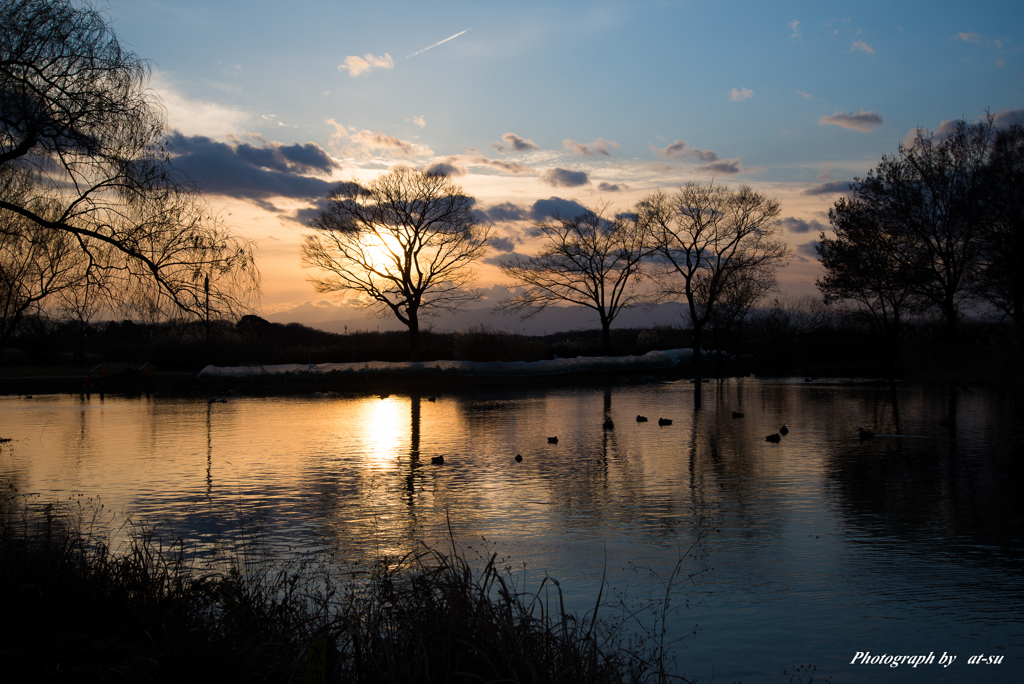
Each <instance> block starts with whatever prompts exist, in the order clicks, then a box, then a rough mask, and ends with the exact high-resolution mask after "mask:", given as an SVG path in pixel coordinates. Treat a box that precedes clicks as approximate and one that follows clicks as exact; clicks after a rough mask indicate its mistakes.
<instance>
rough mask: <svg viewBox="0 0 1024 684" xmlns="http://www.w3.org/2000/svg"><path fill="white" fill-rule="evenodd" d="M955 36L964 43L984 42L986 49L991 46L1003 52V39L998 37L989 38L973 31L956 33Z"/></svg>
mask: <svg viewBox="0 0 1024 684" xmlns="http://www.w3.org/2000/svg"><path fill="white" fill-rule="evenodd" d="M956 36H957V38H959V39H960V40H962V41H964V42H965V43H978V44H984V45H985V48H986V49H989V50H991V49H992V48H995V49H996V50H997V51H999V52H1003V41H1001V40H999V39H998V38H989V37H988V36H983V35H981V34H980V33H977V32H975V31H968V32H966V33H958V34H956Z"/></svg>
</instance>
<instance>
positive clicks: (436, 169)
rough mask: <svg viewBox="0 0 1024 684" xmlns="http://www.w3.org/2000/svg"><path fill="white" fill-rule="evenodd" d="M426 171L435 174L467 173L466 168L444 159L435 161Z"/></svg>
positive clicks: (458, 174)
mask: <svg viewBox="0 0 1024 684" xmlns="http://www.w3.org/2000/svg"><path fill="white" fill-rule="evenodd" d="M424 171H426V172H427V173H430V174H433V175H435V176H461V175H463V174H465V173H466V171H465V169H462V168H460V167H458V166H455V165H454V164H449V163H448V162H443V161H439V162H434V163H433V164H431V165H430V166H428V167H427V168H426V169H424Z"/></svg>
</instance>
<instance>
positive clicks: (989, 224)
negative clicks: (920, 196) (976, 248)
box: [977, 124, 1024, 344]
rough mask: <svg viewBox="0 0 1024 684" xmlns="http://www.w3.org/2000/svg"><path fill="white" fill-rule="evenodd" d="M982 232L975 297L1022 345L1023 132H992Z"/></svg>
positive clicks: (1017, 129)
mask: <svg viewBox="0 0 1024 684" xmlns="http://www.w3.org/2000/svg"><path fill="white" fill-rule="evenodd" d="M985 188H986V190H987V193H986V194H987V199H986V204H987V207H986V209H987V212H986V221H985V223H986V229H985V231H984V234H983V239H982V262H983V264H984V265H983V268H982V270H981V273H980V274H979V278H978V282H977V293H978V296H979V297H981V298H982V299H985V300H987V301H988V302H989V303H991V304H992V305H994V306H995V307H996V308H997V309H998V310H999V311H1002V312H1003V313H1004V314H1005V315H1007V316H1009V318H1010V320H1012V321H1013V324H1014V328H1015V332H1016V335H1017V339H1018V342H1019V343H1021V344H1024V127H1022V126H1021V125H1020V124H1014V125H1013V126H1010V127H1009V128H1007V129H1003V130H999V131H996V133H995V136H994V138H993V141H992V148H991V155H990V157H989V163H988V169H987V174H986V180H985Z"/></svg>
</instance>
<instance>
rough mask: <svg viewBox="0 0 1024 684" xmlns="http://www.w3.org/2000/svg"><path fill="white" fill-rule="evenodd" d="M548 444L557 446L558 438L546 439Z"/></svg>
mask: <svg viewBox="0 0 1024 684" xmlns="http://www.w3.org/2000/svg"><path fill="white" fill-rule="evenodd" d="M548 444H558V437H548Z"/></svg>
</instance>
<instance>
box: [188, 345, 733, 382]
mask: <svg viewBox="0 0 1024 684" xmlns="http://www.w3.org/2000/svg"><path fill="white" fill-rule="evenodd" d="M705 353H708V352H705ZM711 353H713V352H711ZM692 357H693V350H692V349H665V350H663V351H652V352H647V353H646V354H644V355H643V356H577V357H576V358H575V359H551V360H547V361H397V362H396V361H364V362H359V363H309V364H305V363H284V364H280V365H276V366H207V367H206V368H204V369H203V370H201V371H200V372H199V374H200V375H206V376H210V377H248V376H253V375H283V374H285V373H296V374H298V373H313V374H324V373H335V372H337V373H351V374H383V373H390V374H408V375H419V374H424V373H447V374H451V375H522V376H528V375H563V374H568V373H585V372H588V371H606V372H607V371H642V370H655V369H659V368H671V367H673V366H675V365H677V364H678V363H679V362H681V361H684V360H688V359H690V358H692Z"/></svg>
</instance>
